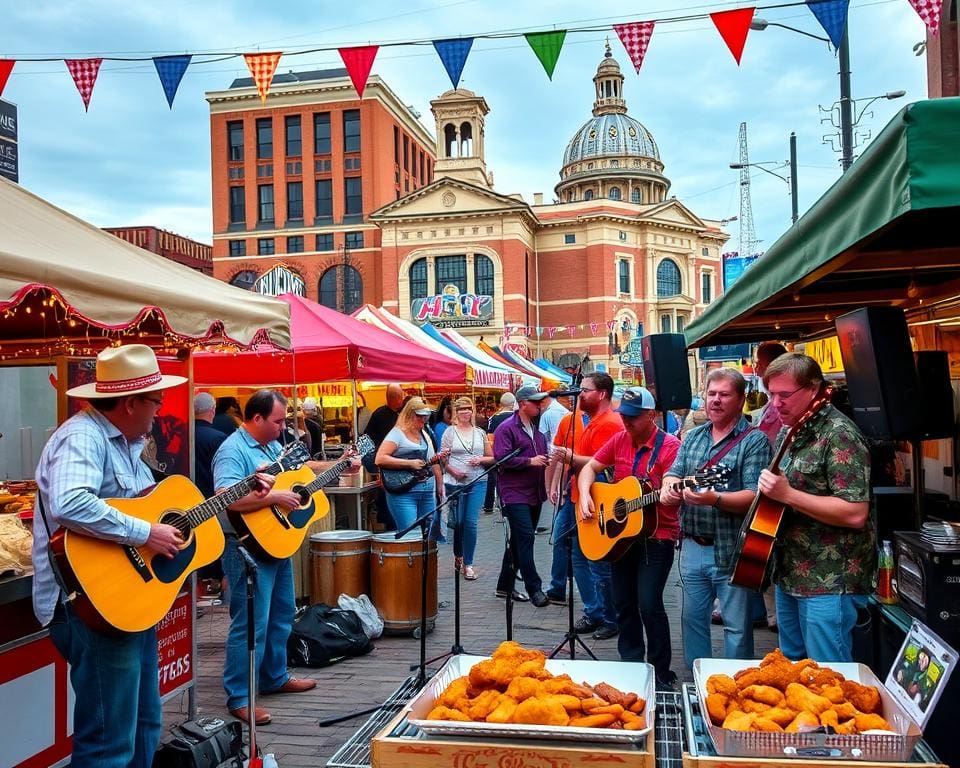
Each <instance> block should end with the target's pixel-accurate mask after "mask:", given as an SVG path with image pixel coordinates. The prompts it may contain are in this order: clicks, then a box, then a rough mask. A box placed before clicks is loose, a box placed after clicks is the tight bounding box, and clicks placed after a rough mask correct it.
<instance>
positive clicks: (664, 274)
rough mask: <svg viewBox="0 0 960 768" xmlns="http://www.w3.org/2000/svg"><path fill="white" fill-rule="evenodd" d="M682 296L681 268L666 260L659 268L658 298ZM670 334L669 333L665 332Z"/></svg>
mask: <svg viewBox="0 0 960 768" xmlns="http://www.w3.org/2000/svg"><path fill="white" fill-rule="evenodd" d="M679 295H680V268H679V267H678V266H677V265H676V264H675V263H674V262H673V261H671V260H670V259H664V260H663V261H661V262H660V264H659V266H657V296H659V297H660V298H664V297H666V296H679ZM664 333H669V331H664Z"/></svg>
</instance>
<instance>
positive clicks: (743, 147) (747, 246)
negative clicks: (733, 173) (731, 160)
mask: <svg viewBox="0 0 960 768" xmlns="http://www.w3.org/2000/svg"><path fill="white" fill-rule="evenodd" d="M739 166H740V258H741V259H743V258H749V257H750V256H753V253H754V251H755V250H756V247H757V235H756V233H755V232H754V230H753V203H752V202H751V198H750V154H749V152H748V151H747V124H746V123H740V163H739Z"/></svg>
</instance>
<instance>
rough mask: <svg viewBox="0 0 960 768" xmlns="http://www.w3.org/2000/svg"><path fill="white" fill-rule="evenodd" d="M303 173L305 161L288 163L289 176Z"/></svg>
mask: <svg viewBox="0 0 960 768" xmlns="http://www.w3.org/2000/svg"><path fill="white" fill-rule="evenodd" d="M301 173H303V163H302V162H300V161H299V160H294V161H293V162H290V163H287V176H299V175H300V174H301Z"/></svg>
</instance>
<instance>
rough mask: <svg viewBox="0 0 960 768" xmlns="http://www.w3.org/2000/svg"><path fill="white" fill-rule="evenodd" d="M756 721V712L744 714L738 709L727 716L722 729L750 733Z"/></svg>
mask: <svg viewBox="0 0 960 768" xmlns="http://www.w3.org/2000/svg"><path fill="white" fill-rule="evenodd" d="M756 719H757V713H756V712H743V711H741V710H739V709H738V710H734V711H733V712H731V713H730V714H729V715H727V716H726V718H725V719H724V721H723V725H722V726H721V727H722V728H727V729H728V730H731V731H749V730H750V727H751V726H752V725H753V721H754V720H756Z"/></svg>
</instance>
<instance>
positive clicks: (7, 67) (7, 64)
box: [0, 59, 17, 96]
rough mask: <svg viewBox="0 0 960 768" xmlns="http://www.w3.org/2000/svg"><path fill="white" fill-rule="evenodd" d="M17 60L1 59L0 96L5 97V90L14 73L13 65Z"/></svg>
mask: <svg viewBox="0 0 960 768" xmlns="http://www.w3.org/2000/svg"><path fill="white" fill-rule="evenodd" d="M16 63H17V62H16V59H0V96H3V89H4V88H6V87H7V78H8V77H10V73H11V72H13V65H14V64H16Z"/></svg>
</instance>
